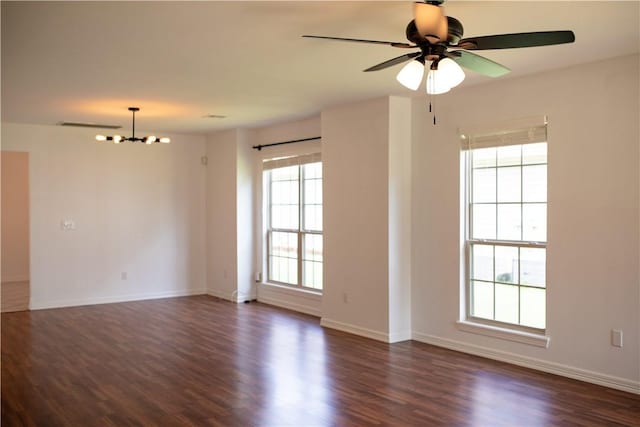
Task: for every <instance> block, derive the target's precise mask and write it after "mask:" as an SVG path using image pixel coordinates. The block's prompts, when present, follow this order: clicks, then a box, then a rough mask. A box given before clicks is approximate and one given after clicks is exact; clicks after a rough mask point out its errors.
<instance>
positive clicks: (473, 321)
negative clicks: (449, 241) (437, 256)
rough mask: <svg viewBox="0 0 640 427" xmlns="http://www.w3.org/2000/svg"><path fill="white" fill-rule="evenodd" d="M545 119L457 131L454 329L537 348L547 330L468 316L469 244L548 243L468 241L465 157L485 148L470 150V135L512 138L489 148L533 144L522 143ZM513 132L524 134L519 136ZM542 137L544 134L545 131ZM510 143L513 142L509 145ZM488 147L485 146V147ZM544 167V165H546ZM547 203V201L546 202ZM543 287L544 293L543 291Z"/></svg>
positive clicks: (546, 342) (540, 244)
mask: <svg viewBox="0 0 640 427" xmlns="http://www.w3.org/2000/svg"><path fill="white" fill-rule="evenodd" d="M547 124H548V119H547V116H535V117H527V118H523V119H516V120H511V121H507V122H504V123H502V124H496V125H492V126H484V125H482V126H475V127H469V128H465V129H462V128H461V129H458V134H459V135H460V139H461V152H460V183H461V184H462V189H461V191H460V218H462V221H461V227H460V238H461V239H460V244H461V246H460V254H461V257H462V260H463V262H462V263H461V266H460V300H459V301H460V316H459V320H458V321H457V322H456V327H457V328H458V329H459V330H460V331H463V332H468V333H474V334H478V335H484V336H489V337H493V338H498V339H503V340H508V341H514V342H518V343H522V344H528V345H533V346H537V347H543V348H548V346H549V342H550V340H551V338H550V337H549V336H548V335H546V334H547V329H546V325H545V329H537V328H530V327H527V326H523V325H518V324H512V323H507V322H499V321H493V320H490V319H481V318H477V317H473V316H471V304H470V295H469V293H470V279H469V276H470V271H471V268H470V266H471V264H470V259H469V258H470V247H469V246H470V245H469V242H471V241H473V242H474V243H480V244H481V243H487V244H498V245H502V244H506V245H509V244H512V243H513V244H515V245H517V246H524V247H526V246H531V247H544V248H546V247H547V243H548V242H529V241H523V242H507V241H494V240H478V239H471V237H470V223H471V221H470V212H469V205H470V203H469V201H470V200H471V199H470V188H469V187H470V186H469V176H468V174H469V172H470V165H469V155H468V150H470V149H472V148H483V147H484V146H485V144H484V141H481V143H480V146H479V147H472V146H473V145H474V142H476V141H474V135H478V136H480V137H484V136H485V135H488V134H499V133H504V134H515V135H516V136H517V140H515V141H514V140H513V139H512V138H511V137H510V136H509V137H507V138H506V139H505V141H504V143H502V144H495V143H494V144H490V146H502V145H520V144H523V143H528V142H533V143H535V142H536V141H526V139H527V138H528V137H531V138H538V137H539V134H538V133H537V132H536V129H537V128H540V127H542V126H544V127H545V128H546V127H547ZM505 129H516V131H507V132H503V130H505ZM517 129H521V130H525V131H524V132H519V131H517ZM545 133H546V131H545ZM512 141H513V142H512ZM545 142H546V143H547V144H548V137H545ZM487 146H489V145H487ZM547 164H548V162H547ZM547 203H548V201H547ZM546 289H547V288H546V287H545V291H546ZM545 305H546V304H545Z"/></svg>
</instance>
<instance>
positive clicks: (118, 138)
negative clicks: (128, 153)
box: [96, 107, 171, 144]
mask: <svg viewBox="0 0 640 427" xmlns="http://www.w3.org/2000/svg"><path fill="white" fill-rule="evenodd" d="M129 111H131V113H132V114H133V126H132V131H131V136H130V137H124V136H122V135H113V136H105V135H96V140H97V141H113V143H114V144H120V143H121V142H123V141H129V142H144V143H145V144H153V143H154V142H162V143H164V144H168V143H169V142H171V140H170V139H169V138H166V137H157V136H153V135H150V136H143V137H142V138H136V111H140V108H138V107H129Z"/></svg>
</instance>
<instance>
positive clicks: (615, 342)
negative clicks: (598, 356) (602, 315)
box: [611, 329, 622, 347]
mask: <svg viewBox="0 0 640 427" xmlns="http://www.w3.org/2000/svg"><path fill="white" fill-rule="evenodd" d="M611 345H612V346H614V347H622V331H621V330H620V329H612V330H611Z"/></svg>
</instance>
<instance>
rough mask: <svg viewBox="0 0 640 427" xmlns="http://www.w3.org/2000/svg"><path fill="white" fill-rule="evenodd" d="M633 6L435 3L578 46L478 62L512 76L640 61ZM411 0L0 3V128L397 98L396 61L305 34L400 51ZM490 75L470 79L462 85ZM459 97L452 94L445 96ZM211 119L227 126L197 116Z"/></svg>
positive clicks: (251, 115) (639, 27) (171, 127)
mask: <svg viewBox="0 0 640 427" xmlns="http://www.w3.org/2000/svg"><path fill="white" fill-rule="evenodd" d="M639 6H640V2H638V1H623V2H614V1H602V2H594V1H582V2H579V1H553V2H543V1H532V2H521V1H514V2H504V1H498V2H485V1H457V0H450V1H448V2H446V3H445V9H446V14H447V15H450V16H454V17H456V18H457V19H458V20H460V21H461V22H462V24H463V25H464V28H465V36H479V35H487V34H497V33H512V32H525V31H543V30H565V29H566V30H573V31H574V32H575V34H576V42H575V43H574V44H571V45H561V46H547V47H536V48H527V49H510V50H502V51H484V52H482V54H483V55H485V56H487V57H489V58H491V59H493V60H495V61H497V62H500V63H502V64H504V65H506V66H507V67H509V68H511V69H512V70H513V71H512V73H511V74H509V75H508V76H506V77H502V78H512V77H514V76H521V75H525V74H530V73H535V72H539V71H543V70H549V69H553V68H561V67H566V66H570V65H575V64H581V63H589V62H593V61H596V60H599V59H604V58H610V57H615V56H621V55H627V54H632V53H637V52H639V51H640V16H639V14H640V7H639ZM411 19H412V4H411V2H410V1H394V2H378V1H360V2H348V1H333V2H307V1H292V2H272V1H259V2H242V1H236V2H232V1H229V2H6V1H3V2H2V120H3V121H9V122H21V123H35V124H55V123H57V122H60V121H74V122H95V123H104V124H118V125H123V126H125V128H128V127H130V122H131V115H130V113H129V112H128V111H127V107H129V106H138V107H140V108H141V110H140V112H139V113H138V114H137V127H138V128H140V129H147V130H149V129H153V130H154V131H156V132H160V131H164V132H180V133H205V132H210V131H214V130H219V129H225V128H231V127H256V126H261V125H266V124H269V123H276V122H282V121H287V120H292V119H296V118H301V117H307V116H310V115H313V114H317V113H319V112H320V111H321V110H322V109H323V108H325V107H327V106H330V105H336V104H341V103H345V102H351V101H356V100H360V99H366V98H372V97H377V96H382V95H388V94H395V95H404V96H422V93H423V91H424V87H421V88H420V90H419V91H418V92H417V93H414V92H411V91H409V90H407V89H405V88H403V87H402V86H400V85H399V84H398V83H397V82H396V81H395V74H396V73H397V72H398V70H399V69H400V66H396V67H392V68H389V69H387V70H383V71H378V72H371V73H363V72H362V70H363V69H365V68H367V67H369V66H371V65H374V64H376V63H379V62H382V61H384V60H386V59H389V58H392V57H395V56H398V55H401V54H403V53H406V52H407V51H405V50H399V49H394V48H391V47H388V46H380V45H365V44H355V43H345V42H332V41H323V40H312V39H303V38H301V37H300V36H301V35H302V34H316V35H329V36H338V37H353V38H365V39H377V40H388V41H406V40H405V37H404V30H405V27H406V24H407V23H408V22H409V21H410V20H411ZM489 80H491V79H489V78H486V77H482V76H479V75H477V74H474V73H473V72H468V73H467V79H466V80H465V82H464V83H463V86H464V85H466V86H468V85H472V84H482V83H484V82H487V81H489ZM454 90H455V89H454ZM441 96H446V95H441ZM208 114H218V115H224V116H227V118H225V119H212V118H204V117H203V116H205V115H208Z"/></svg>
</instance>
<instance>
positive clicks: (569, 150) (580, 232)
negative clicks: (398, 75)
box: [412, 56, 640, 392]
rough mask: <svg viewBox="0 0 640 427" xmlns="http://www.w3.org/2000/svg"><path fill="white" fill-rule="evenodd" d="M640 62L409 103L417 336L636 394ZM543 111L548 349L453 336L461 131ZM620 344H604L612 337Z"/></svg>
mask: <svg viewBox="0 0 640 427" xmlns="http://www.w3.org/2000/svg"><path fill="white" fill-rule="evenodd" d="M638 62H639V58H638V56H631V57H624V58H617V59H610V60H607V61H604V62H599V63H596V64H590V65H586V66H585V65H582V66H579V67H573V68H568V69H564V70H557V71H553V72H549V73H544V74H536V75H532V76H527V77H522V78H515V79H501V80H497V81H496V82H495V83H493V84H488V85H481V86H475V87H468V88H465V87H464V86H462V87H460V88H457V89H456V90H455V91H452V92H451V93H450V94H447V95H445V96H441V97H439V98H438V103H437V112H436V113H437V116H438V125H437V126H433V125H432V124H431V123H432V122H431V120H430V117H429V116H428V113H426V112H425V111H426V109H425V108H424V103H425V102H426V101H425V100H420V99H417V100H415V101H414V114H413V126H414V134H415V136H416V137H415V138H414V141H415V142H414V147H413V161H414V164H413V202H414V209H413V257H412V266H413V268H412V276H413V277H412V280H413V290H412V299H413V331H414V338H416V339H418V340H421V341H426V342H431V343H434V344H437V345H443V346H446V347H451V348H456V349H460V350H463V351H469V352H472V353H473V352H475V353H478V354H482V355H485V356H489V357H494V358H498V359H503V360H508V361H511V362H514V363H520V364H523V365H528V366H532V367H536V368H538V369H543V370H547V371H551V372H556V373H561V374H564V375H568V376H573V377H576V378H582V379H587V380H588V381H593V382H598V383H601V384H605V385H610V386H613V387H618V388H623V389H627V390H634V391H636V392H638V391H640V382H639V381H640V348H639V338H640V317H639V313H640V290H639V286H640V285H639V279H640V276H639V256H640V251H639V201H640V198H639V190H640V185H639V169H640V168H639V166H640V162H639V154H640V151H639V140H640V134H639V131H638V117H639V114H640V110H639V106H638V104H639V99H640V93H639V87H638V75H639V70H638ZM544 114H546V115H548V117H549V125H548V134H549V169H548V180H549V184H548V200H549V202H548V218H549V225H548V253H547V286H548V291H547V334H548V335H549V336H550V337H551V341H550V346H549V348H548V349H544V348H538V347H532V346H528V345H525V344H519V343H514V342H510V341H503V340H500V339H496V338H490V337H487V336H481V335H476V334H472V333H467V332H463V331H461V330H458V329H457V328H456V320H458V313H459V309H458V307H459V295H460V246H459V239H460V231H459V230H460V223H459V216H460V215H459V156H460V149H459V140H458V137H457V129H458V128H459V127H466V126H468V125H477V124H482V123H485V124H490V123H496V122H500V121H504V120H509V119H515V118H520V117H527V116H533V115H544ZM614 328H615V329H621V330H623V331H624V347H623V348H615V347H612V346H611V338H610V333H611V329H614Z"/></svg>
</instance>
